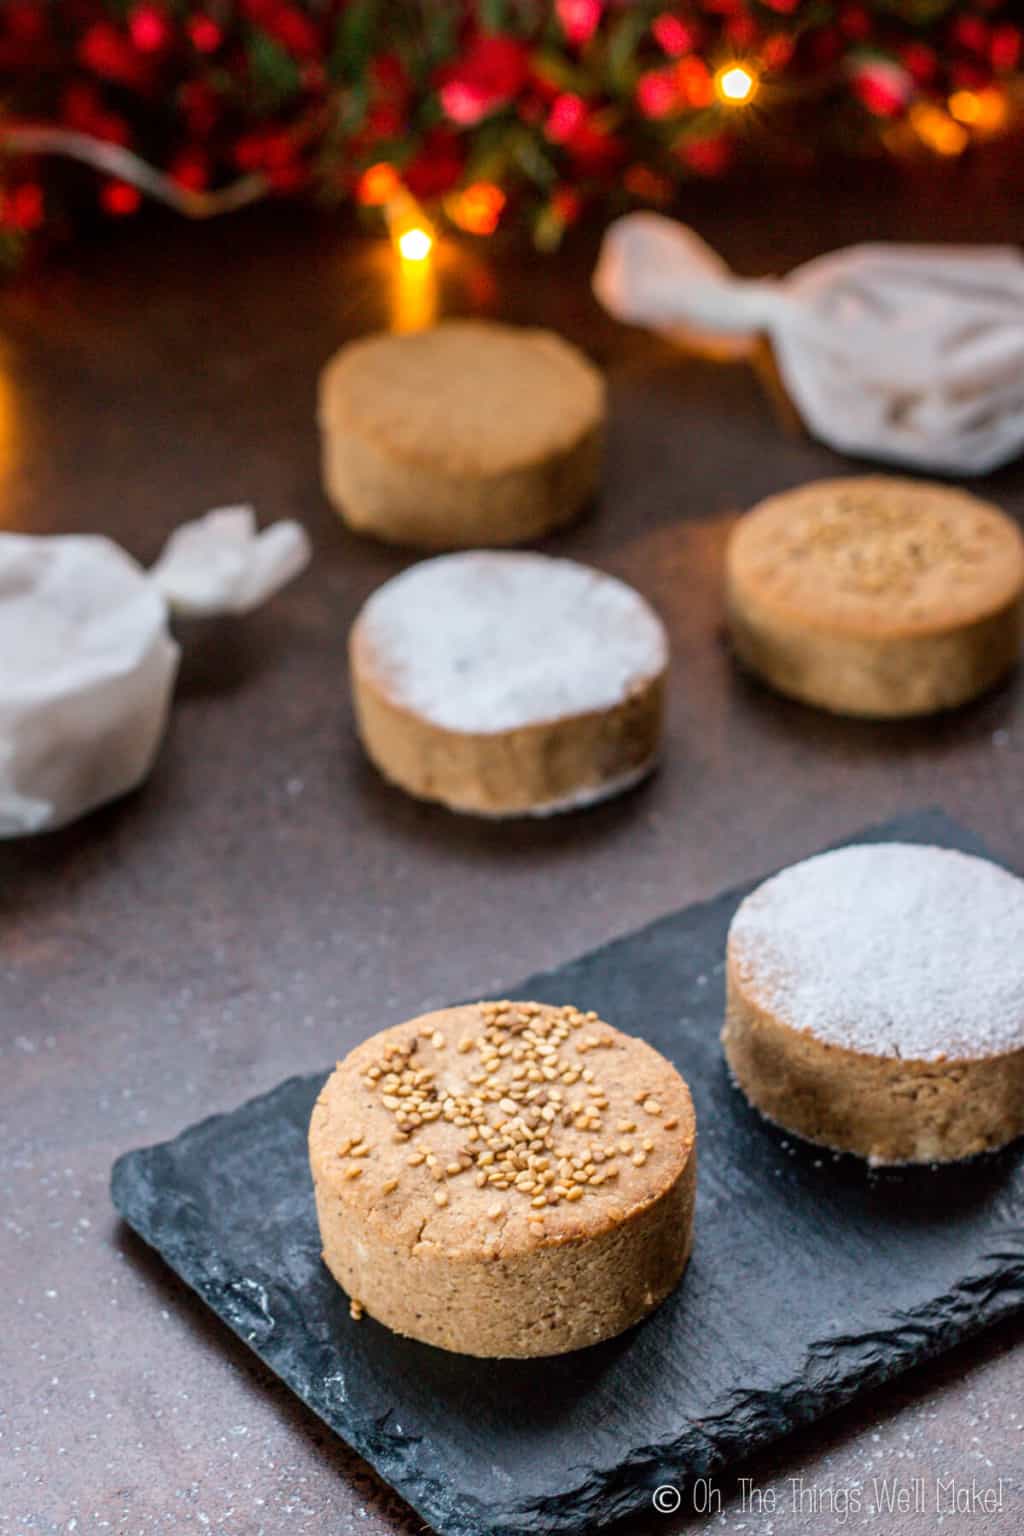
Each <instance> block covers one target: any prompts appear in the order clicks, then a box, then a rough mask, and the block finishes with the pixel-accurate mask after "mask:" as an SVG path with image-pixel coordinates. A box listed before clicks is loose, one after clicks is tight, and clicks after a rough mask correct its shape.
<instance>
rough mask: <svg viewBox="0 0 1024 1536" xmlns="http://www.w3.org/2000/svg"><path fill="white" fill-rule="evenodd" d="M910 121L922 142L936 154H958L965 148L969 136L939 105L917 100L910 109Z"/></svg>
mask: <svg viewBox="0 0 1024 1536" xmlns="http://www.w3.org/2000/svg"><path fill="white" fill-rule="evenodd" d="M910 121H911V124H912V125H913V128H914V131H915V132H916V134H917V136H918V138H919V139H920V140H921V143H922V144H925V145H926V146H927V147H928V148H929V149H930V150H933V151H934V153H935V154H937V155H949V156H953V155H959V154H962V153H963V151H964V150H965V149H966V148H967V144H968V141H969V136H968V133H967V130H966V128H961V126H960V124H959V123H955V122H954V121H953V119H952V118H951V117H949V116H948V115H947V114H946V113H945V112H943V110H942V108H941V107H934V106H932V105H931V103H930V102H923V101H922V102H918V103H917V104H916V105H915V106H914V107H912V108H911V111H910Z"/></svg>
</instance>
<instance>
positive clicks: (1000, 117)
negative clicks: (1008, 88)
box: [949, 86, 1010, 134]
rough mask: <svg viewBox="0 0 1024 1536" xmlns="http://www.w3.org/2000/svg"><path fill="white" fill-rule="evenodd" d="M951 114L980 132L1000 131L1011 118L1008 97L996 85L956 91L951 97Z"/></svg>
mask: <svg viewBox="0 0 1024 1536" xmlns="http://www.w3.org/2000/svg"><path fill="white" fill-rule="evenodd" d="M949 110H950V114H951V116H953V117H955V118H956V120H957V122H958V123H966V124H967V125H968V127H970V128H974V129H975V130H976V131H978V132H980V133H983V134H985V133H998V132H999V131H1000V129H1002V128H1005V126H1006V122H1007V119H1008V118H1009V115H1010V113H1009V107H1008V105H1007V101H1006V97H1005V96H1004V95H1003V93H1002V92H1001V91H1000V90H998V89H997V88H996V87H995V86H989V87H987V88H986V89H985V90H982V91H967V90H963V91H954V92H953V94H952V96H951V97H950V98H949Z"/></svg>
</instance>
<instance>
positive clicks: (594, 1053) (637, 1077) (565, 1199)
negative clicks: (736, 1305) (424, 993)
mask: <svg viewBox="0 0 1024 1536" xmlns="http://www.w3.org/2000/svg"><path fill="white" fill-rule="evenodd" d="M695 1136H696V1131H695V1122H694V1115H693V1105H692V1102H691V1099H690V1093H689V1090H688V1089H687V1087H686V1084H685V1083H684V1082H683V1080H682V1078H681V1077H680V1076H679V1074H678V1073H677V1072H676V1070H675V1068H674V1067H672V1066H671V1065H670V1064H669V1063H668V1062H667V1061H666V1060H665V1059H664V1057H662V1056H659V1054H658V1053H657V1051H655V1050H652V1048H651V1047H650V1046H649V1045H646V1044H645V1043H644V1042H643V1041H642V1040H636V1039H633V1038H632V1037H631V1036H629V1035H624V1034H621V1033H620V1032H619V1031H618V1030H616V1029H612V1028H611V1026H610V1025H608V1024H605V1023H603V1022H602V1021H601V1020H600V1019H599V1018H598V1017H597V1015H596V1014H595V1013H587V1014H583V1013H580V1012H579V1011H578V1010H577V1009H576V1008H573V1007H564V1008H555V1007H551V1006H550V1005H548V1004H544V1003H517V1002H493V1003H476V1004H471V1005H467V1006H465V1007H460V1008H448V1009H443V1010H442V1011H441V1012H439V1013H429V1014H426V1015H424V1016H423V1017H422V1018H419V1019H413V1020H411V1021H410V1022H409V1023H406V1024H400V1025H398V1026H396V1027H395V1028H394V1029H386V1030H383V1031H382V1032H381V1033H380V1034H378V1035H374V1036H372V1037H371V1038H370V1039H369V1040H366V1041H364V1042H363V1044H362V1045H359V1046H357V1047H356V1048H355V1050H354V1051H352V1052H351V1053H350V1054H349V1055H348V1056H347V1057H346V1058H345V1060H344V1061H342V1062H339V1064H338V1067H337V1070H336V1071H335V1072H334V1073H333V1075H332V1076H331V1077H330V1078H329V1079H328V1081H327V1083H326V1085H325V1086H324V1089H323V1091H322V1092H321V1094H320V1097H319V1098H318V1100H317V1102H316V1105H315V1107H314V1110H313V1116H312V1120H311V1122H310V1131H309V1146H310V1162H311V1165H312V1170H313V1182H314V1186H315V1189H316V1205H317V1215H318V1217H319V1221H320V1233H321V1237H322V1240H323V1254H324V1261H325V1263H326V1264H327V1266H328V1268H329V1269H330V1271H331V1273H332V1274H333V1275H334V1277H335V1279H336V1280H337V1281H338V1283H339V1284H340V1285H342V1286H343V1287H344V1289H345V1290H346V1291H347V1292H348V1294H349V1296H350V1297H351V1299H352V1311H353V1315H355V1316H359V1315H360V1313H361V1312H362V1310H363V1309H364V1308H365V1310H366V1311H367V1312H368V1313H369V1314H370V1315H371V1316H372V1317H375V1318H376V1319H377V1320H378V1321H379V1322H381V1323H385V1324H386V1325H387V1326H388V1327H389V1328H393V1329H394V1330H395V1331H396V1332H397V1333H402V1334H406V1335H408V1336H409V1337H411V1338H415V1339H421V1340H423V1341H424V1342H425V1343H428V1344H436V1345H438V1346H439V1347H440V1348H442V1349H450V1350H455V1351H457V1352H459V1353H461V1354H468V1355H480V1356H506V1357H511V1356H535V1355H553V1354H561V1353H564V1352H565V1351H567V1350H570V1349H579V1348H581V1347H582V1346H583V1345H586V1344H595V1343H597V1341H598V1340H600V1339H606V1338H610V1337H611V1336H612V1335H613V1334H616V1333H621V1332H622V1330H623V1329H625V1328H629V1327H630V1326H631V1325H632V1324H633V1323H636V1322H638V1321H639V1320H640V1319H641V1318H642V1317H644V1316H646V1314H647V1313H648V1312H650V1311H651V1310H652V1309H653V1308H654V1307H656V1306H657V1305H658V1303H659V1302H661V1301H662V1300H663V1299H664V1298H665V1297H666V1296H667V1295H668V1293H669V1292H670V1291H671V1290H672V1288H673V1286H674V1285H675V1284H676V1282H677V1281H678V1279H679V1277H680V1275H681V1274H682V1272H683V1268H684V1266H685V1264H686V1261H687V1258H688V1257H689V1252H690V1240H691V1226H692V1221H693V1202H694V1191H695V1184H696V1144H695Z"/></svg>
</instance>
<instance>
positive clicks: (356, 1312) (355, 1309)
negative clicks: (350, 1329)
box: [348, 1296, 363, 1323]
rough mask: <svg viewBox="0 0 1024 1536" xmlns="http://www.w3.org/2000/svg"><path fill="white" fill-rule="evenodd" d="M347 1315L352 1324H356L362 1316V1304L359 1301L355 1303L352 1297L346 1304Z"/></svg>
mask: <svg viewBox="0 0 1024 1536" xmlns="http://www.w3.org/2000/svg"><path fill="white" fill-rule="evenodd" d="M348 1315H349V1317H350V1318H351V1319H352V1321H353V1322H354V1323H358V1321H359V1319H360V1318H361V1317H362V1315H363V1304H362V1302H361V1301H356V1299H355V1297H354V1296H353V1297H352V1300H351V1301H350V1302H349V1304H348Z"/></svg>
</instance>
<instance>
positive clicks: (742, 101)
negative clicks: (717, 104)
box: [715, 64, 757, 107]
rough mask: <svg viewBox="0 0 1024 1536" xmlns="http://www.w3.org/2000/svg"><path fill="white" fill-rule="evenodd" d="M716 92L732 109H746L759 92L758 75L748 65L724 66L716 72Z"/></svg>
mask: <svg viewBox="0 0 1024 1536" xmlns="http://www.w3.org/2000/svg"><path fill="white" fill-rule="evenodd" d="M715 90H716V91H717V92H718V95H719V97H720V98H721V100H722V101H724V102H727V103H728V104H729V106H731V107H745V106H746V105H747V103H748V102H749V101H751V100H753V97H754V93H755V91H756V90H757V75H756V74H755V73H754V71H753V70H752V69H751V68H750V67H749V65H746V64H723V65H722V67H721V69H718V70H716V71H715Z"/></svg>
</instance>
